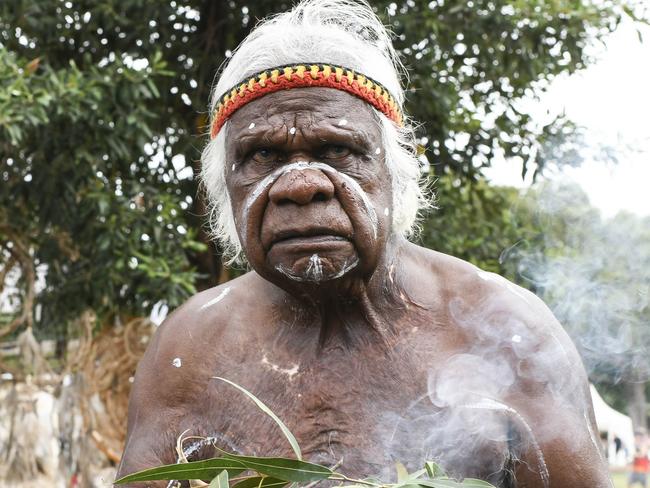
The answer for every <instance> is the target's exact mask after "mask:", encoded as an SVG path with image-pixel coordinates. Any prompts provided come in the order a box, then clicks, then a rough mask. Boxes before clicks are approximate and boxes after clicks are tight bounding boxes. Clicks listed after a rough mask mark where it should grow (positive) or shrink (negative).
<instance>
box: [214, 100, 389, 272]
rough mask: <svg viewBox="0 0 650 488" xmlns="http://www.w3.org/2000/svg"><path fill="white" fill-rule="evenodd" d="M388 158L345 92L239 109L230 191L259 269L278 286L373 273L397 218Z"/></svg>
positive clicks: (365, 110)
mask: <svg viewBox="0 0 650 488" xmlns="http://www.w3.org/2000/svg"><path fill="white" fill-rule="evenodd" d="M384 156H385V155H384V148H383V147H382V144H381V132H380V128H379V122H378V120H377V118H376V116H375V115H374V114H373V112H372V109H371V108H370V106H369V105H368V104H367V103H366V102H364V101H362V100H360V99H358V98H356V97H354V96H352V95H349V94H347V93H345V92H342V91H339V90H335V89H331V88H303V89H292V90H285V91H280V92H276V93H272V94H270V95H266V96H264V97H262V98H259V99H257V100H255V101H253V102H250V103H248V104H247V105H245V106H244V107H243V108H241V109H240V110H238V111H237V112H236V113H235V114H234V115H233V116H232V118H231V119H230V124H229V126H228V129H227V134H226V164H227V167H226V182H227V186H228V191H229V193H230V198H231V202H232V207H233V212H234V215H235V222H236V224H237V230H238V233H239V238H240V241H241V243H242V246H243V248H244V251H245V253H246V256H247V258H248V260H249V262H250V264H251V265H252V266H253V268H254V269H255V270H256V271H257V272H258V273H259V274H260V275H262V276H264V277H265V278H267V279H269V280H271V281H273V282H275V283H279V284H282V283H288V282H311V283H319V284H320V283H325V282H332V281H333V280H337V279H340V278H343V277H347V276H353V275H359V274H361V275H364V274H365V275H367V274H369V273H370V272H372V270H373V269H374V268H375V267H376V265H377V262H378V260H379V259H380V257H381V254H382V253H383V251H384V249H385V244H386V240H387V238H388V235H389V232H390V221H391V213H392V194H391V179H390V175H389V173H388V171H387V169H386V165H385V164H384Z"/></svg>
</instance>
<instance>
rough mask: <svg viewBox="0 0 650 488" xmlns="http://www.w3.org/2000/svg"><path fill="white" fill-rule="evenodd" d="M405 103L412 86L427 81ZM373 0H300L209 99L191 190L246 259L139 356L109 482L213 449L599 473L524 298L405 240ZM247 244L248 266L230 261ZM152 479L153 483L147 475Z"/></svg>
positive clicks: (586, 475)
mask: <svg viewBox="0 0 650 488" xmlns="http://www.w3.org/2000/svg"><path fill="white" fill-rule="evenodd" d="M417 96H427V95H426V94H424V93H420V94H418V95H417ZM403 99H404V94H403V90H402V87H401V86H400V81H399V62H398V60H397V57H396V55H395V52H394V51H393V48H392V45H391V42H390V39H389V36H388V34H387V32H386V30H385V28H384V27H383V26H382V24H381V22H380V21H379V19H377V17H376V16H375V15H374V14H373V12H372V10H371V9H370V8H369V7H368V6H367V5H366V4H363V3H356V2H352V1H350V0H322V1H317V0H308V1H306V2H303V3H301V4H299V5H298V6H297V7H295V8H294V9H293V10H292V11H291V12H288V13H285V14H282V15H279V16H276V17H273V18H271V19H270V20H267V21H266V22H264V23H262V24H260V25H259V26H258V27H257V28H256V29H255V30H254V31H253V32H252V33H251V34H250V35H249V36H248V38H247V39H246V40H245V41H244V42H243V43H242V44H241V45H240V46H239V48H238V50H237V51H236V52H235V54H234V55H233V56H232V58H231V59H230V60H229V62H228V64H227V65H226V66H225V68H224V69H223V71H222V73H221V76H220V78H219V81H218V83H217V86H216V88H215V90H214V101H213V114H214V115H213V122H212V130H211V137H212V138H211V142H210V143H209V145H208V146H207V148H206V150H205V152H204V157H203V181H204V184H205V188H206V190H207V193H208V196H209V198H210V200H211V203H212V217H213V219H212V223H213V228H214V231H215V235H216V237H217V238H219V239H220V241H221V243H222V244H223V245H224V247H225V248H226V249H227V251H228V252H229V253H230V255H231V257H232V258H233V259H244V257H243V256H245V260H246V261H247V262H248V263H249V265H250V266H251V268H252V271H251V272H249V273H247V274H245V275H243V276H241V277H240V278H237V279H236V280H233V281H231V282H229V283H227V284H225V285H222V286H219V287H217V288H214V289H211V290H208V291H205V292H203V293H200V294H198V295H197V296H195V297H193V298H192V299H190V300H189V301H188V302H187V303H186V304H185V305H183V306H182V307H180V308H179V309H178V310H176V311H175V312H174V313H173V314H172V315H171V316H170V317H169V318H168V319H167V320H166V321H165V323H164V324H163V325H162V326H161V327H160V329H159V330H158V332H157V334H156V337H155V339H154V340H153V342H152V344H151V345H150V347H149V349H148V351H147V353H146V354H145V357H144V358H143V360H142V362H141V363H140V366H139V368H138V372H137V375H136V380H135V384H134V389H133V393H132V396H131V404H130V410H129V425H128V436H127V437H128V438H127V443H126V446H125V450H124V455H123V459H122V463H121V466H120V468H119V474H120V475H125V474H128V473H131V472H134V471H136V470H140V469H144V468H148V467H153V466H157V465H160V464H165V463H173V462H175V461H177V453H176V450H175V447H176V445H177V440H178V439H179V437H181V436H182V435H183V436H184V437H187V439H188V440H187V441H186V442H184V443H182V444H183V447H184V448H185V454H186V456H187V458H188V459H190V460H196V459H202V458H206V457H214V456H216V455H217V453H216V452H215V450H214V448H213V447H212V445H211V444H210V443H206V442H202V441H201V440H200V438H201V437H209V438H211V440H212V441H213V442H214V443H215V444H216V445H217V446H219V447H220V448H222V449H225V450H229V451H231V452H236V453H246V454H252V455H277V456H289V455H290V454H291V452H290V448H289V446H288V444H287V443H286V441H285V440H284V438H283V437H282V434H281V433H280V432H279V430H278V429H277V427H276V426H275V424H274V423H273V422H272V421H271V420H270V419H268V418H267V417H266V416H265V415H263V414H262V413H261V412H260V411H258V410H257V409H256V407H255V406H254V405H253V404H252V403H250V402H248V401H246V400H245V399H244V398H242V396H241V394H240V393H238V392H237V391H235V390H234V389H232V388H231V387H230V386H228V385H226V384H225V383H223V382H220V381H216V380H215V379H214V378H213V377H215V376H220V377H225V378H228V379H229V380H231V381H233V382H235V383H238V384H239V385H242V386H243V387H245V388H247V389H248V390H250V391H251V392H253V393H254V394H255V395H257V396H258V397H259V398H260V399H261V400H262V401H264V402H265V403H267V404H268V405H269V406H270V407H271V409H272V410H274V412H275V413H276V414H277V415H278V416H279V417H280V418H281V419H283V420H284V421H285V422H286V424H287V425H288V427H289V428H290V430H292V431H293V433H294V434H295V435H296V437H297V439H298V442H299V444H300V445H301V446H302V450H303V453H304V454H305V458H306V459H308V460H312V461H315V462H320V463H324V464H330V465H333V464H335V463H340V464H341V468H340V469H341V471H343V472H345V473H346V474H349V475H353V476H361V477H364V476H373V475H375V476H385V475H386V474H387V472H388V471H387V469H388V470H390V467H391V465H392V463H394V462H395V461H401V462H403V463H405V464H406V465H407V466H411V467H414V466H421V464H422V463H423V462H424V461H425V460H427V459H432V460H436V461H438V462H439V463H441V464H442V465H443V466H444V467H445V468H446V469H447V470H448V471H449V472H450V473H451V474H452V475H454V476H456V477H459V478H462V477H465V476H471V477H477V478H482V479H485V480H488V481H490V482H492V483H494V484H495V485H497V486H501V487H515V486H517V487H527V488H532V487H540V488H549V487H553V488H568V487H571V488H579V487H584V488H587V487H588V488H597V487H605V486H608V485H609V482H608V476H607V472H606V468H605V464H604V462H603V460H602V458H601V456H600V452H599V449H598V438H597V437H596V436H595V432H596V430H595V423H594V417H593V412H592V406H591V401H590V397H589V389H588V386H587V379H586V375H585V372H584V369H583V367H582V365H581V362H580V359H579V357H578V355H577V353H576V351H575V348H574V347H573V345H572V344H571V342H570V340H569V339H568V337H567V335H566V334H565V332H564V331H563V330H562V328H561V326H560V325H559V324H558V323H557V321H556V320H555V318H554V317H553V316H552V314H551V313H550V312H549V311H548V309H547V308H546V307H545V306H544V305H543V304H542V303H541V302H540V301H539V300H538V299H537V298H536V297H535V296H534V295H532V294H530V293H529V292H527V291H525V290H523V289H520V288H518V287H517V286H515V285H513V284H511V283H509V282H507V281H506V280H504V279H502V278H500V277H498V276H496V275H493V274H490V273H485V272H483V271H481V270H480V269H477V268H476V267H474V266H472V265H470V264H468V263H466V262H463V261H460V260H458V259H455V258H453V257H449V256H445V255H442V254H440V253H437V252H434V251H430V250H427V249H423V248H420V247H418V246H416V245H414V244H411V243H410V242H408V241H407V239H406V238H405V236H407V235H408V234H409V232H410V231H411V229H412V227H413V225H414V221H415V218H416V214H417V211H418V209H419V208H421V207H422V206H423V205H425V204H426V200H425V199H424V198H423V196H422V195H423V193H422V191H421V189H420V187H419V186H418V180H419V176H420V170H419V166H418V162H417V159H416V157H415V153H414V148H413V144H412V140H411V131H410V127H409V122H408V119H406V118H405V116H404V114H403V111H402V104H403ZM242 254H243V256H242ZM150 486H165V483H161V484H159V485H156V484H150Z"/></svg>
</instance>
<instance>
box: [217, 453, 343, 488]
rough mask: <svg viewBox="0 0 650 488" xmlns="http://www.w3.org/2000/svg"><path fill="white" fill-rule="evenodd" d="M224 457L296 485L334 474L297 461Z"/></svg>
mask: <svg viewBox="0 0 650 488" xmlns="http://www.w3.org/2000/svg"><path fill="white" fill-rule="evenodd" d="M224 457H225V458H228V459H233V460H235V461H237V462H238V463H239V464H241V465H242V466H245V467H246V468H249V469H253V470H255V471H257V472H258V473H260V474H265V475H267V476H273V477H274V478H279V479H281V480H286V481H293V482H296V483H302V482H305V481H317V480H324V479H327V478H329V477H330V476H331V475H332V474H334V472H333V471H332V470H331V469H329V468H327V467H325V466H321V465H320V464H313V463H308V462H306V461H300V460H298V459H289V458H277V457H268V458H266V457H252V456H237V455H235V454H224Z"/></svg>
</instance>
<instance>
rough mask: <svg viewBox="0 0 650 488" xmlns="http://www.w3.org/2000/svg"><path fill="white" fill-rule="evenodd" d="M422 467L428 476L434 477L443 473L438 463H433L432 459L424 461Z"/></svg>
mask: <svg viewBox="0 0 650 488" xmlns="http://www.w3.org/2000/svg"><path fill="white" fill-rule="evenodd" d="M424 469H426V470H427V475H428V476H429V478H436V477H437V476H444V475H445V471H444V470H443V469H442V468H441V467H440V465H438V464H437V463H434V462H433V461H427V462H426V463H424Z"/></svg>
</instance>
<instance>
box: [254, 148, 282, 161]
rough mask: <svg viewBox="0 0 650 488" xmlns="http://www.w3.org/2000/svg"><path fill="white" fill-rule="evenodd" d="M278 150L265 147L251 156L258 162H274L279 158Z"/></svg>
mask: <svg viewBox="0 0 650 488" xmlns="http://www.w3.org/2000/svg"><path fill="white" fill-rule="evenodd" d="M278 156H279V154H278V151H274V150H273V149H269V148H267V147H263V148H260V149H257V150H256V151H254V152H253V153H252V154H251V158H252V159H253V160H254V161H256V162H258V163H272V162H273V161H276V160H277V159H278Z"/></svg>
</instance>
